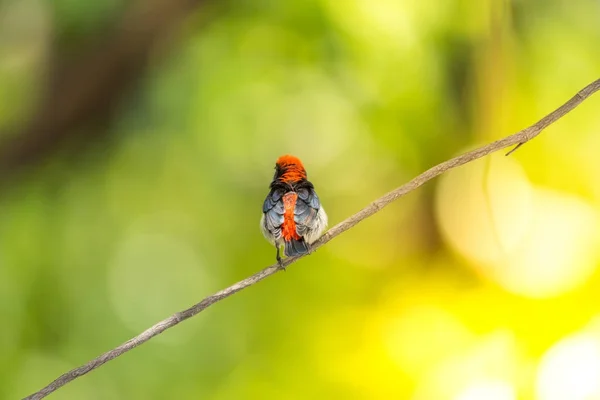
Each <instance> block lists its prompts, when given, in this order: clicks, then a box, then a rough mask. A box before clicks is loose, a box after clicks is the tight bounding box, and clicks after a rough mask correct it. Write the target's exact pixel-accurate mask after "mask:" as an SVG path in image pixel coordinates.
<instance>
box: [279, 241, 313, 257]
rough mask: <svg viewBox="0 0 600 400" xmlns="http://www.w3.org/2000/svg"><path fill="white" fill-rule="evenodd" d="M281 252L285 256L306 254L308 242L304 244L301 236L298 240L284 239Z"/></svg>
mask: <svg viewBox="0 0 600 400" xmlns="http://www.w3.org/2000/svg"><path fill="white" fill-rule="evenodd" d="M283 252H284V254H285V255H286V256H287V257H291V256H299V255H302V254H306V253H308V244H306V242H305V241H304V239H303V238H301V239H300V240H296V239H291V240H289V241H288V240H286V241H285V243H284V248H283Z"/></svg>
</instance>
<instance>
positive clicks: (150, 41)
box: [0, 0, 202, 180]
mask: <svg viewBox="0 0 600 400" xmlns="http://www.w3.org/2000/svg"><path fill="white" fill-rule="evenodd" d="M200 3H202V1H201V0H142V1H137V2H135V3H134V6H132V7H131V8H130V9H129V10H128V11H127V12H126V13H125V14H124V15H123V17H122V20H121V21H120V23H119V24H116V25H115V28H114V29H113V30H112V31H110V32H108V33H107V34H105V35H104V40H102V41H101V42H100V43H99V44H97V45H96V46H93V47H92V48H89V49H83V50H82V51H80V52H79V53H80V54H81V55H80V56H78V57H76V58H75V59H73V60H71V61H70V62H68V63H64V65H63V63H61V61H60V60H59V59H58V57H56V58H55V59H54V60H52V62H53V65H51V66H50V68H49V71H48V74H49V78H48V80H47V85H46V88H44V89H42V97H41V99H42V100H41V102H40V104H39V106H38V107H37V109H36V110H35V111H34V112H33V115H32V116H31V118H30V119H29V122H28V123H27V124H26V126H24V127H23V129H22V130H21V131H19V132H16V133H15V134H11V135H7V137H8V139H7V140H5V141H4V142H2V143H1V144H0V179H2V180H6V179H7V178H11V177H13V176H14V175H15V174H17V173H18V172H20V171H22V170H23V169H24V168H25V167H29V166H34V165H36V164H39V163H40V162H41V161H42V160H44V158H45V157H47V156H49V155H51V154H52V153H53V152H55V151H57V150H58V149H60V148H61V146H62V145H63V144H64V143H65V142H66V141H67V139H74V138H77V137H79V136H84V135H90V136H91V135H99V134H105V133H106V132H107V130H106V129H85V128H88V127H90V126H91V125H92V124H94V123H102V121H106V120H108V119H110V117H111V115H112V113H113V111H114V110H115V109H116V106H117V105H118V104H119V102H120V100H121V99H122V98H123V96H124V95H125V94H127V93H128V91H129V90H130V89H131V88H132V87H133V86H134V85H135V83H136V82H137V81H138V79H139V78H140V77H142V76H143V75H144V72H145V69H146V66H147V60H148V57H149V55H150V54H151V52H152V50H153V48H154V45H155V44H156V43H157V42H158V41H160V39H162V38H164V37H166V36H168V35H169V34H170V33H171V32H172V31H173V30H174V28H176V26H177V25H178V24H179V23H180V22H181V21H182V20H183V19H184V17H185V16H186V15H188V14H189V12H190V11H192V10H193V9H194V8H195V7H197V6H198V5H199V4H200ZM89 139H92V138H85V140H86V141H88V140H89Z"/></svg>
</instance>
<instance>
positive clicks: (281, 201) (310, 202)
mask: <svg viewBox="0 0 600 400" xmlns="http://www.w3.org/2000/svg"><path fill="white" fill-rule="evenodd" d="M270 189H271V190H270V192H269V194H268V196H267V198H266V199H265V202H264V203H263V216H262V218H261V219H260V228H261V230H262V233H263V235H264V236H265V237H266V238H267V240H268V241H269V242H271V243H272V244H274V245H275V248H276V249H277V256H276V257H277V262H279V265H280V266H281V267H282V268H283V264H282V261H281V256H280V255H279V249H280V247H281V246H283V252H284V254H285V255H286V256H287V257H290V256H297V255H301V254H305V253H308V251H309V246H310V245H311V244H312V243H313V242H314V241H315V240H317V239H318V238H319V236H321V233H322V232H323V231H324V230H325V228H326V227H327V214H325V210H324V209H323V207H322V206H321V203H320V201H319V197H318V196H317V193H315V189H314V186H313V184H312V183H310V182H309V181H308V180H307V179H306V170H305V169H304V166H303V165H302V162H301V161H300V160H299V159H298V158H296V157H294V156H290V155H285V156H281V157H279V158H278V159H277V162H276V163H275V176H274V177H273V181H272V182H271V185H270Z"/></svg>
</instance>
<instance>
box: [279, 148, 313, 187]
mask: <svg viewBox="0 0 600 400" xmlns="http://www.w3.org/2000/svg"><path fill="white" fill-rule="evenodd" d="M276 168H277V170H278V172H279V176H278V179H279V180H280V181H283V182H286V183H287V182H298V181H301V180H302V179H306V170H305V169H304V165H302V161H300V159H299V158H298V157H294V156H291V155H289V154H286V155H284V156H281V157H279V158H278V159H277V163H276Z"/></svg>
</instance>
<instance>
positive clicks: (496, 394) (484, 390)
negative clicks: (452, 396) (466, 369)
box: [456, 380, 517, 400]
mask: <svg viewBox="0 0 600 400" xmlns="http://www.w3.org/2000/svg"><path fill="white" fill-rule="evenodd" d="M516 398H517V395H516V393H515V389H514V388H513V386H512V385H511V384H510V383H508V382H503V381H494V380H489V381H481V382H476V383H474V384H472V385H470V386H469V387H467V388H466V389H465V390H464V391H463V392H461V393H460V394H459V395H458V396H456V400H515V399H516Z"/></svg>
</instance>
